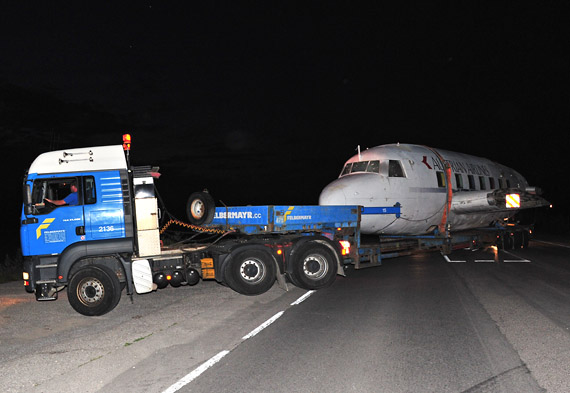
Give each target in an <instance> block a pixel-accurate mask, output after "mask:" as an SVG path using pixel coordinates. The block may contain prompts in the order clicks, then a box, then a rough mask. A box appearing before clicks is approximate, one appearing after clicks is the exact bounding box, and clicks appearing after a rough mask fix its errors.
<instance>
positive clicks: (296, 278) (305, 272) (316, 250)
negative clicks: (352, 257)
mask: <svg viewBox="0 0 570 393" xmlns="http://www.w3.org/2000/svg"><path fill="white" fill-rule="evenodd" d="M336 267H337V264H336V260H335V257H334V254H333V251H332V250H330V249H329V248H328V247H327V246H325V245H323V244H319V243H316V242H314V241H313V242H308V243H305V244H303V245H301V246H300V248H299V249H298V250H296V251H295V253H294V257H293V259H292V265H291V269H290V270H289V278H290V279H291V282H292V283H293V284H295V285H296V286H298V287H300V288H304V289H320V288H325V287H328V286H330V285H332V283H333V282H334V280H335V279H336Z"/></svg>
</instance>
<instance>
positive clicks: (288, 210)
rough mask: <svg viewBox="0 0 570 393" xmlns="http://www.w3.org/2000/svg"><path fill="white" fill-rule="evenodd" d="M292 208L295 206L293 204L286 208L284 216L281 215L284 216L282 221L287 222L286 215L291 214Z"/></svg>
mask: <svg viewBox="0 0 570 393" xmlns="http://www.w3.org/2000/svg"><path fill="white" fill-rule="evenodd" d="M294 208H295V206H290V207H289V209H287V211H286V212H285V214H284V216H283V217H284V218H283V223H286V222H287V216H288V215H289V214H291V212H292V211H293V209H294Z"/></svg>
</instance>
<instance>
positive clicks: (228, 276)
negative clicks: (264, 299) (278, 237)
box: [224, 249, 276, 295]
mask: <svg viewBox="0 0 570 393" xmlns="http://www.w3.org/2000/svg"><path fill="white" fill-rule="evenodd" d="M224 277H225V281H226V284H228V286H229V287H230V288H231V289H233V290H234V291H236V292H238V293H241V294H242V295H260V294H262V293H264V292H267V291H268V290H269V289H270V288H271V287H272V286H273V284H274V283H275V278H276V275H275V264H274V262H273V260H272V258H271V256H270V255H269V254H267V253H266V252H264V251H262V250H258V249H256V250H244V251H241V252H238V253H237V254H236V255H235V256H233V257H232V259H231V260H230V261H229V262H228V263H227V264H226V265H225V267H224Z"/></svg>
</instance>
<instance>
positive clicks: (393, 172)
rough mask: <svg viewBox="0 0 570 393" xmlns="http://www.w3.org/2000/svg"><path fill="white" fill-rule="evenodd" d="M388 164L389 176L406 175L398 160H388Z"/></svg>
mask: <svg viewBox="0 0 570 393" xmlns="http://www.w3.org/2000/svg"><path fill="white" fill-rule="evenodd" d="M388 165H389V166H388V176H389V177H406V176H404V170H403V169H402V164H401V163H400V161H396V160H390V163H389V164H388Z"/></svg>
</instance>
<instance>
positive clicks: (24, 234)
mask: <svg viewBox="0 0 570 393" xmlns="http://www.w3.org/2000/svg"><path fill="white" fill-rule="evenodd" d="M130 148H131V137H130V135H128V134H127V135H124V136H123V144H122V145H120V144H118V145H112V146H95V147H87V148H74V149H68V150H58V151H50V152H46V153H43V154H41V155H39V156H38V157H37V158H36V159H35V160H34V161H33V162H32V164H31V165H30V167H29V169H28V171H27V172H26V174H25V176H24V182H23V205H22V212H21V225H20V241H21V250H22V254H23V260H24V266H23V281H24V287H25V290H26V291H27V292H29V293H34V294H35V297H36V300H38V301H49V300H56V299H57V297H58V293H59V292H60V291H62V290H64V289H67V297H68V301H69V303H70V305H71V306H72V307H73V309H75V310H76V311H77V312H79V313H81V314H83V315H86V316H98V315H103V314H105V313H108V312H110V311H111V310H113V309H114V308H115V307H116V306H117V304H118V303H119V301H120V299H121V295H122V291H123V290H125V291H126V293H127V294H128V295H130V296H131V299H132V297H133V294H135V293H136V294H143V293H148V292H152V291H157V290H159V289H162V288H165V287H166V286H168V285H170V286H172V287H179V286H181V285H195V284H197V283H198V282H199V281H200V280H216V281H217V282H219V283H220V284H222V285H226V286H228V287H230V288H231V289H233V290H235V291H237V292H238V293H240V294H244V295H258V294H261V293H264V292H266V291H267V290H269V289H270V288H271V287H272V286H273V285H274V284H275V282H278V284H279V285H280V286H281V287H282V288H283V289H287V288H288V285H291V284H292V285H295V286H298V287H300V288H304V289H310V290H313V289H320V288H324V287H328V286H330V285H331V284H332V283H333V282H334V280H335V279H336V276H337V274H340V275H344V274H345V269H346V268H347V267H350V266H352V267H354V268H355V269H361V268H365V267H370V266H378V265H380V264H381V262H382V259H385V258H390V257H395V256H399V255H405V254H410V253H413V252H419V251H425V250H441V251H444V252H446V253H449V252H451V251H452V250H453V249H455V248H459V247H474V246H480V245H481V244H497V243H500V244H502V245H503V246H504V247H514V246H516V247H523V246H526V245H527V244H528V237H529V233H530V229H531V228H530V227H523V228H521V227H517V228H515V227H507V226H500V227H497V228H495V230H486V231H470V232H466V233H462V234H457V235H454V236H450V235H449V234H446V233H435V234H433V235H429V236H414V237H398V238H383V239H381V240H379V239H378V238H375V240H373V241H372V242H368V243H367V242H366V238H365V237H364V236H361V233H360V222H361V218H362V216H363V215H366V214H388V215H394V216H395V217H398V216H399V214H400V205H399V203H396V204H395V205H394V206H385V207H381V206H379V207H373V208H371V207H367V208H363V207H362V206H290V205H264V206H231V207H227V206H218V207H216V206H215V203H214V199H213V198H212V196H211V195H210V194H209V193H208V192H207V191H199V192H195V193H192V194H191V195H190V197H189V198H188V203H187V206H186V209H185V210H186V212H187V218H188V222H186V221H181V220H178V219H176V218H173V217H170V216H168V215H166V214H165V210H164V208H160V207H159V199H160V198H158V194H157V189H156V186H155V181H156V179H157V178H158V177H159V173H158V168H156V167H152V166H150V165H148V166H133V165H131V163H130ZM72 194H75V195H72ZM70 195H72V197H70ZM173 227H180V228H181V229H183V230H184V231H186V232H185V233H186V234H185V235H184V236H181V235H180V234H177V238H176V241H173V240H172V239H171V238H170V239H169V238H168V236H167V235H168V233H169V231H171V229H172V228H173ZM515 238H516V239H517V240H516V241H513V240H512V239H515ZM509 239H510V240H509Z"/></svg>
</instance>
